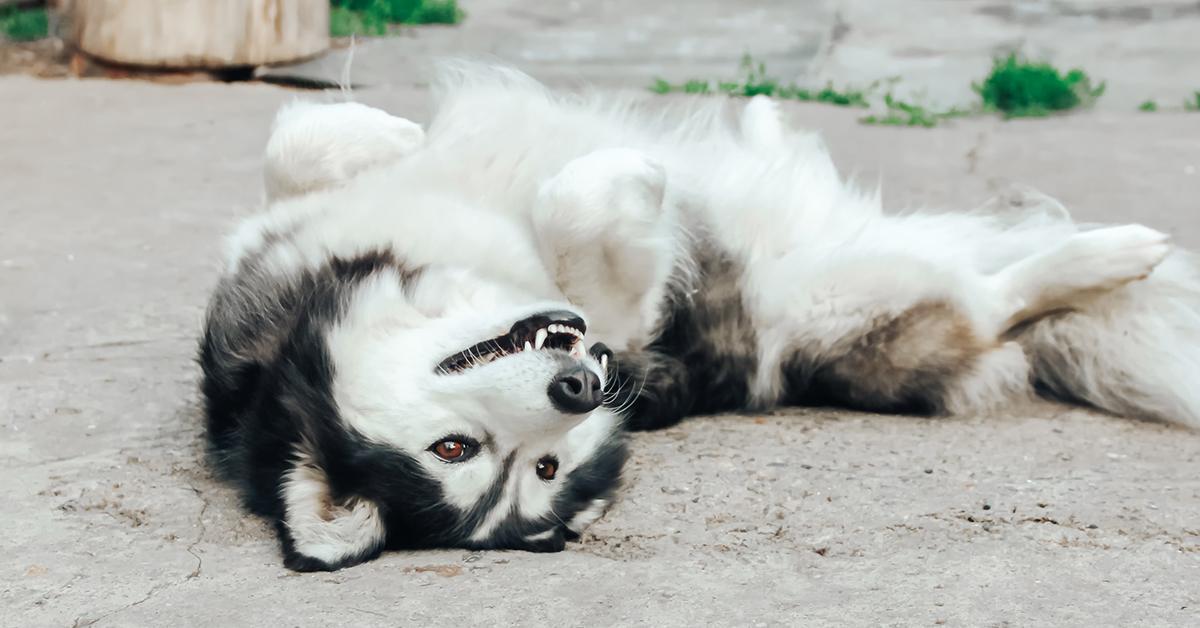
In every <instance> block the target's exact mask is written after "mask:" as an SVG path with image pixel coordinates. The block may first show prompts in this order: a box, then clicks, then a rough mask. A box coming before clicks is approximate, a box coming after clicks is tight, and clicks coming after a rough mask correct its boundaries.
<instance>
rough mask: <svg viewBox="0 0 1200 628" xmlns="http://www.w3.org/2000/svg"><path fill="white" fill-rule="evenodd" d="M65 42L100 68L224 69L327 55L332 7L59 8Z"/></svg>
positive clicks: (167, 3)
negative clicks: (102, 63)
mask: <svg viewBox="0 0 1200 628" xmlns="http://www.w3.org/2000/svg"><path fill="white" fill-rule="evenodd" d="M59 4H60V6H61V10H62V13H61V14H62V17H63V19H62V22H61V26H60V28H61V35H62V36H63V38H64V39H65V40H67V42H68V43H70V44H71V45H72V46H74V47H75V48H76V49H78V50H79V51H81V52H83V53H84V54H86V55H88V56H91V57H95V58H97V59H99V60H101V61H107V62H110V63H118V64H123V65H133V66H142V67H147V68H163V69H221V68H231V67H245V66H256V65H263V64H268V63H280V62H284V61H295V60H297V59H303V58H306V57H311V56H313V55H316V54H318V53H320V52H322V51H324V50H325V49H327V48H328V47H329V0H60V3H59Z"/></svg>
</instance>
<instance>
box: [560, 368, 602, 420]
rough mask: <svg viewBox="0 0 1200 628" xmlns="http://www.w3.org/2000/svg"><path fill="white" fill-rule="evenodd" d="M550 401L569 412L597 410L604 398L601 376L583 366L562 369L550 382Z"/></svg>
mask: <svg viewBox="0 0 1200 628" xmlns="http://www.w3.org/2000/svg"><path fill="white" fill-rule="evenodd" d="M549 394H550V401H551V402H552V403H553V404H554V407H556V408H558V409H559V410H561V411H563V412H566V413H569V414H585V413H587V412H591V411H592V410H595V409H596V408H597V407H598V406H599V405H600V401H601V399H602V392H601V390H600V377H599V376H598V375H596V374H595V373H593V372H592V371H591V370H589V369H586V368H584V367H582V366H574V367H571V368H568V369H566V370H563V371H560V372H559V373H558V375H555V376H554V379H553V380H552V381H551V382H550V390H549Z"/></svg>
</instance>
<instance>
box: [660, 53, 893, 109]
mask: <svg viewBox="0 0 1200 628" xmlns="http://www.w3.org/2000/svg"><path fill="white" fill-rule="evenodd" d="M741 70H742V77H741V78H740V79H736V80H731V81H719V80H718V81H712V80H706V79H691V80H688V81H685V82H683V83H671V82H670V81H667V80H664V79H661V78H659V79H655V80H654V83H653V84H652V85H651V86H650V91H652V92H654V93H656V94H669V93H671V92H679V93H684V94H712V93H722V94H729V95H730V96H743V97H747V98H749V97H753V96H758V95H760V94H761V95H764V96H771V97H773V98H779V99H781V100H799V101H805V102H823V103H828V104H831V105H837V106H840V107H867V106H868V103H867V95H868V92H869V91H870V89H872V88H873V87H874V86H872V87H871V88H868V89H867V90H854V89H847V90H844V91H843V90H838V89H835V88H834V87H833V85H832V84H829V85H826V86H825V87H824V88H822V89H820V90H809V89H804V88H802V87H797V86H796V85H782V84H780V82H779V80H778V79H776V78H774V77H772V76H770V75H769V74H767V68H766V64H764V63H762V62H756V61H755V60H754V59H753V58H751V57H750V56H749V55H747V56H745V57H743V58H742V65H741Z"/></svg>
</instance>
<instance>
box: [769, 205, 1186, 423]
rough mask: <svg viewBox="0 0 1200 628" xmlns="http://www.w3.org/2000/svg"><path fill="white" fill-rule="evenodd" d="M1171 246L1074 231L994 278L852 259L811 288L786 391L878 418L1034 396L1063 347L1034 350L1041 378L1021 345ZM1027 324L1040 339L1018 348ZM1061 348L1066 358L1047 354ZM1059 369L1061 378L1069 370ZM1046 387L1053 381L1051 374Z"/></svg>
mask: <svg viewBox="0 0 1200 628" xmlns="http://www.w3.org/2000/svg"><path fill="white" fill-rule="evenodd" d="M1168 249H1169V246H1168V245H1167V243H1166V237H1165V236H1163V235H1162V234H1159V233H1157V232H1155V231H1152V230H1150V229H1146V228H1145V227H1140V226H1126V227H1112V228H1106V229H1097V230H1093V231H1086V232H1082V233H1077V234H1074V235H1072V236H1069V237H1068V238H1066V239H1065V240H1064V241H1063V242H1061V243H1060V244H1058V245H1056V246H1054V247H1053V248H1051V249H1049V250H1047V251H1045V252H1041V253H1035V254H1033V255H1030V256H1028V257H1026V258H1024V259H1020V260H1018V261H1016V262H1015V263H1012V264H1010V265H1008V266H1007V267H1005V268H1002V269H1000V270H999V271H998V272H996V273H993V274H990V275H984V274H980V273H977V272H975V271H973V270H971V269H969V268H965V269H953V268H945V267H943V266H940V265H937V264H933V263H930V262H925V261H922V260H920V259H917V258H915V257H905V256H896V257H894V258H890V259H883V258H878V257H866V258H864V259H862V260H860V261H859V262H858V263H854V262H843V263H841V264H840V265H838V266H837V267H836V268H834V269H832V270H830V269H826V270H825V271H823V272H822V273H821V274H820V275H818V276H817V277H818V283H816V284H814V285H812V286H809V287H808V289H807V292H808V293H809V294H814V295H816V297H817V302H816V303H814V304H810V305H809V307H808V308H806V310H807V311H808V312H809V314H808V320H806V321H804V322H803V324H802V325H801V327H800V330H801V333H800V334H799V335H798V336H799V337H798V338H794V339H793V342H795V343H796V344H797V345H798V346H799V347H800V350H799V351H797V352H796V354H795V355H794V356H792V357H791V358H790V361H784V369H783V372H784V377H785V380H786V385H787V386H788V387H789V388H791V389H792V391H793V394H798V395H799V397H798V398H796V399H795V400H796V401H799V402H833V403H836V404H839V405H847V406H850V407H854V408H858V409H864V410H873V411H885V412H918V413H942V412H948V413H967V412H978V411H982V410H986V409H989V408H992V407H995V406H996V405H997V404H999V403H1002V402H1006V401H1010V400H1012V399H1014V398H1018V397H1021V396H1024V395H1026V394H1028V393H1029V392H1030V377H1031V375H1034V376H1037V375H1038V373H1041V372H1043V371H1046V370H1047V369H1046V367H1045V366H1044V363H1045V362H1049V361H1053V360H1059V361H1060V362H1061V361H1062V356H1061V353H1062V352H1063V351H1064V349H1063V347H1062V343H1061V342H1060V343H1050V342H1043V343H1042V344H1041V345H1038V346H1036V347H1034V348H1035V351H1034V353H1033V355H1034V357H1035V359H1037V360H1039V361H1040V363H1043V364H1042V365H1041V366H1039V370H1038V371H1036V372H1031V369H1030V366H1029V363H1028V360H1027V357H1026V351H1025V350H1024V349H1023V347H1022V345H1024V346H1025V347H1029V346H1030V342H1029V341H1028V338H1031V337H1035V336H1036V335H1037V334H1041V335H1043V336H1044V335H1046V334H1047V333H1049V330H1052V329H1061V328H1062V327H1061V325H1060V324H1056V323H1053V322H1049V321H1047V322H1044V323H1039V322H1036V321H1038V320H1039V319H1040V318H1042V317H1046V316H1048V315H1051V314H1055V313H1060V312H1062V311H1064V310H1079V309H1085V308H1088V307H1089V304H1091V303H1093V302H1094V301H1095V300H1096V299H1101V298H1104V297H1105V296H1106V295H1108V294H1111V293H1112V292H1113V291H1114V290H1117V289H1119V288H1121V287H1122V286H1124V285H1125V284H1128V283H1130V282H1133V281H1136V280H1138V279H1141V278H1145V277H1146V276H1148V275H1149V274H1150V273H1151V272H1152V271H1153V270H1154V268H1155V266H1157V265H1158V264H1159V262H1161V261H1162V259H1163V257H1164V256H1165V255H1166V254H1167V251H1168ZM880 268H887V269H888V273H887V275H886V276H880V275H878V269H880ZM872 273H875V274H872ZM1026 324H1032V325H1033V326H1034V327H1035V328H1036V329H1037V330H1038V332H1037V333H1035V334H1034V335H1033V336H1029V335H1028V334H1027V335H1026V336H1025V338H1023V339H1022V340H1021V342H1020V343H1018V342H1017V341H1015V340H1014V339H1013V337H1014V336H1016V335H1018V334H1021V333H1024V331H1023V330H1024V327H1023V326H1024V325H1026ZM1073 329H1075V332H1076V334H1077V335H1082V334H1081V333H1080V329H1078V326H1076V327H1075V328H1073ZM1109 340H1110V341H1111V340H1112V339H1111V338H1110V339H1109ZM1087 350H1088V349H1086V348H1077V349H1074V350H1073V351H1074V352H1075V353H1079V352H1080V351H1087ZM1054 351H1058V352H1059V354H1060V355H1058V356H1057V357H1047V356H1049V355H1051V354H1052V353H1053V352H1054ZM1080 368H1081V369H1082V370H1083V371H1084V372H1089V371H1090V370H1092V367H1089V366H1087V365H1081V366H1080ZM1110 368H1111V367H1110ZM1054 372H1055V373H1058V374H1060V377H1059V379H1060V380H1061V379H1062V375H1061V374H1062V373H1063V372H1064V370H1063V369H1061V368H1059V369H1056V370H1054ZM1068 373H1069V371H1068ZM1038 381H1039V383H1042V384H1043V385H1045V382H1046V381H1047V378H1046V377H1045V376H1041V377H1038ZM1064 388H1070V389H1078V388H1079V386H1071V387H1065V386H1064ZM1093 396H1094V395H1093ZM1110 406H1111V404H1110Z"/></svg>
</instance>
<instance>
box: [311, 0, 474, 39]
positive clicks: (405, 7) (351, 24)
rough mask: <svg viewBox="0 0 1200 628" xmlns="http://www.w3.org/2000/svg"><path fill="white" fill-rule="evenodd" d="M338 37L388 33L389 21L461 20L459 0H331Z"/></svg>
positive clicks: (332, 30)
mask: <svg viewBox="0 0 1200 628" xmlns="http://www.w3.org/2000/svg"><path fill="white" fill-rule="evenodd" d="M330 5H331V6H330V10H331V12H330V15H329V32H330V34H331V35H333V36H334V37H347V36H350V35H386V34H387V32H388V25H389V24H457V23H458V22H459V21H461V20H462V18H463V16H464V15H465V14H464V13H463V11H462V9H460V8H459V7H458V0H330Z"/></svg>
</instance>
